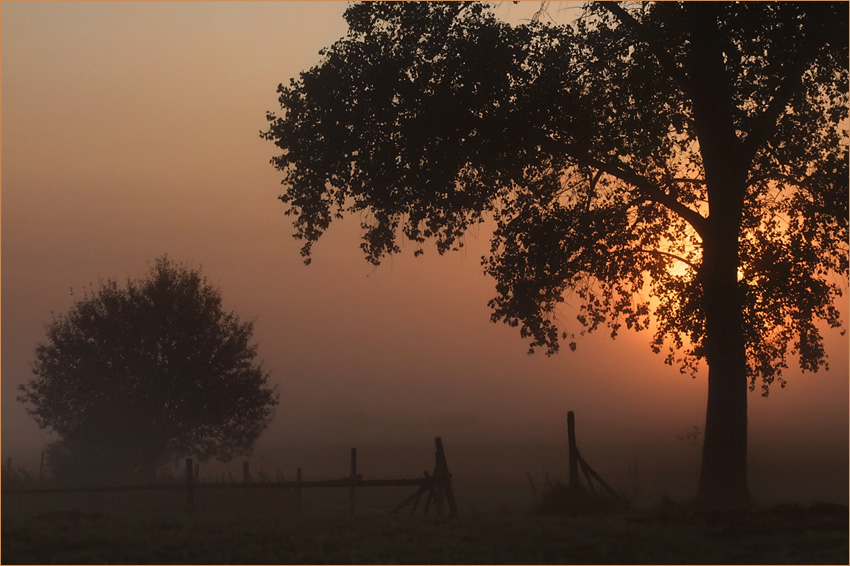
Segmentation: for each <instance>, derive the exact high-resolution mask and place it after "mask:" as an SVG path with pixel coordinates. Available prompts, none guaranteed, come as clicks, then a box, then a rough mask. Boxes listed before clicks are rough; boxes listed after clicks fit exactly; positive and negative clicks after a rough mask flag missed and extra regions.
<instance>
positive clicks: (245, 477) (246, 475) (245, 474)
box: [242, 460, 251, 483]
mask: <svg viewBox="0 0 850 566" xmlns="http://www.w3.org/2000/svg"><path fill="white" fill-rule="evenodd" d="M242 483H251V471H250V469H249V468H248V460H245V461H244V462H242Z"/></svg>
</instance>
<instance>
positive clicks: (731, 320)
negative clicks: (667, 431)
mask: <svg viewBox="0 0 850 566" xmlns="http://www.w3.org/2000/svg"><path fill="white" fill-rule="evenodd" d="M735 235H736V236H737V233H736V234H735ZM737 259H738V254H737V243H736V244H735V245H734V247H733V248H732V249H730V247H729V245H722V244H720V245H715V244H714V243H713V242H706V244H704V256H703V269H702V273H701V280H702V286H703V293H704V302H703V308H704V309H705V324H706V327H705V333H706V337H705V354H706V360H707V362H708V368H709V369H708V404H707V407H706V419H705V435H704V443H703V453H702V470H701V473H700V482H699V491H698V500H699V502H700V503H701V504H703V505H707V506H717V507H726V508H728V507H740V506H746V505H748V504H749V503H750V498H749V489H748V486H747V390H748V387H747V385H748V384H747V360H746V349H745V342H744V333H743V317H742V298H741V292H740V290H739V287H738V282H737V263H738V262H737Z"/></svg>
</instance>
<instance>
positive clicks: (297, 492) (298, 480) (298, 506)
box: [295, 468, 301, 511]
mask: <svg viewBox="0 0 850 566" xmlns="http://www.w3.org/2000/svg"><path fill="white" fill-rule="evenodd" d="M295 510H296V511H301V468H298V469H297V470H296V471H295Z"/></svg>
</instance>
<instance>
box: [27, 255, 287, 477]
mask: <svg viewBox="0 0 850 566" xmlns="http://www.w3.org/2000/svg"><path fill="white" fill-rule="evenodd" d="M252 333H253V325H252V323H250V322H241V321H240V320H239V318H238V316H236V315H235V314H234V313H227V312H225V311H224V310H222V305H221V295H220V293H219V291H218V290H216V289H215V288H213V287H211V286H210V285H209V284H208V283H207V281H206V279H205V278H204V277H202V276H201V273H200V271H196V270H193V269H189V268H188V267H186V266H184V265H181V264H175V263H173V262H171V261H170V260H168V258H167V257H162V258H159V259H157V260H156V261H155V263H154V264H153V266H151V268H150V270H149V272H148V273H147V274H146V276H145V277H144V278H142V279H137V280H134V279H129V280H128V281H127V285H126V287H125V288H119V286H118V284H117V282H116V281H114V280H108V281H106V282H105V283H102V284H100V286H99V288H97V289H92V291H91V292H90V293H89V292H87V293H86V295H85V296H84V297H83V298H82V299H80V300H75V302H74V305H73V307H72V308H71V309H70V310H69V311H68V312H67V313H66V314H62V315H58V316H57V315H54V318H53V321H52V322H51V323H50V324H48V325H47V342H46V343H42V344H40V345H39V346H38V347H37V349H36V359H35V362H34V363H33V374H34V375H35V377H34V378H33V379H31V380H30V381H29V383H27V384H26V385H22V386H21V391H22V393H21V395H20V396H19V400H21V401H22V402H24V403H26V404H27V405H28V407H27V411H28V412H29V413H30V414H31V415H32V416H33V418H35V420H36V421H37V422H38V424H39V426H40V427H42V428H48V429H51V430H52V431H53V432H55V433H57V434H58V436H59V440H57V441H55V442H53V443H52V444H51V445H50V446H49V447H48V450H47V455H48V463H49V464H50V466H51V467H52V468H53V471H54V474H55V475H56V476H57V478H59V479H64V480H68V481H77V482H79V481H88V482H95V483H96V482H100V481H104V480H109V481H134V480H150V479H152V478H153V477H154V476H155V474H156V473H157V471H158V470H159V469H160V468H161V467H162V466H163V465H166V464H168V463H170V462H173V461H174V459H176V458H179V457H185V456H194V457H196V458H198V459H200V460H206V459H209V458H212V457H217V458H219V459H221V460H225V461H226V460H229V459H231V458H232V457H234V456H236V455H237V454H241V453H245V452H247V451H249V450H250V449H251V447H252V445H253V443H254V441H255V440H256V438H257V437H258V436H259V434H260V433H261V432H262V431H263V430H264V429H265V427H266V426H267V425H268V423H269V421H270V419H271V417H272V415H273V412H274V407H275V405H276V404H277V392H276V391H275V388H272V387H269V386H268V385H267V377H268V374H267V372H265V371H264V370H263V369H262V364H260V363H257V362H256V361H255V358H256V354H257V351H256V346H255V345H252V344H251V343H250V340H251V336H252Z"/></svg>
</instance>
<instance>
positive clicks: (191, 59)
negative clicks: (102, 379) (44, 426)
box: [0, 2, 850, 511]
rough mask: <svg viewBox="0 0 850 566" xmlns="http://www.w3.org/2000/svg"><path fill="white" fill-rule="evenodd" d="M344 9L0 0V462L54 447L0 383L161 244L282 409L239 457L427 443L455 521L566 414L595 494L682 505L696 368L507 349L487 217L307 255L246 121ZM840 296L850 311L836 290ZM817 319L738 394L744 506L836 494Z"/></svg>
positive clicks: (492, 495)
mask: <svg viewBox="0 0 850 566" xmlns="http://www.w3.org/2000/svg"><path fill="white" fill-rule="evenodd" d="M345 7H346V3H343V2H320V3H305V2H284V3H278V2H261V3H218V2H215V3H213V2H209V3H207V2H202V3H48V2H45V3H28V2H26V3H25V2H4V3H3V20H2V32H3V33H2V38H0V42H2V67H3V98H2V112H3V117H4V120H3V123H2V136H3V154H2V164H3V167H2V185H3V193H2V199H3V207H2V227H3V228H2V230H3V233H2V236H3V238H2V267H3V280H2V362H1V363H2V377H3V379H2V417H0V418H2V459H3V462H4V464H5V463H6V462H7V461H8V459H11V461H12V463H13V465H14V466H16V467H21V468H24V469H26V470H29V472H30V473H31V474H37V471H38V467H39V461H40V455H41V451H42V450H43V448H44V446H45V445H46V443H47V442H49V441H51V440H54V439H55V437H51V436H48V435H47V434H45V433H44V431H40V430H39V429H38V428H37V426H36V425H35V423H34V421H33V420H32V419H31V418H30V417H29V416H28V415H27V414H26V413H25V410H24V408H23V407H22V405H21V404H20V403H18V402H17V401H16V395H17V387H18V385H20V384H22V383H24V382H26V381H27V380H28V379H29V378H30V375H31V374H30V363H31V362H32V360H33V356H34V349H35V347H36V344H37V343H39V342H40V341H42V340H44V324H45V323H47V322H49V321H50V319H51V312H57V313H60V312H64V311H65V310H66V309H67V308H68V307H69V306H70V305H71V304H72V297H71V295H70V294H69V288H73V289H74V291H75V293H77V296H78V295H79V293H80V292H81V291H82V289H84V288H85V287H86V286H88V285H89V284H90V283H95V284H96V283H97V282H98V281H99V280H101V279H105V278H115V279H117V280H118V281H119V282H123V281H124V280H125V278H126V277H128V276H136V275H138V274H140V273H142V272H143V271H144V270H145V268H146V265H147V262H150V261H152V260H153V259H154V258H156V257H159V256H160V255H162V254H164V253H167V254H169V257H170V258H172V259H174V260H175V261H186V262H188V263H189V264H190V265H193V266H195V267H202V268H203V272H204V274H206V275H207V276H208V277H209V279H210V281H211V282H212V283H213V284H215V285H216V286H218V287H219V288H220V289H221V292H222V296H223V299H224V305H225V307H226V308H227V309H232V310H234V311H236V312H237V313H238V314H240V315H241V316H243V317H245V318H247V319H253V320H254V321H255V335H254V336H255V339H256V341H257V342H258V343H259V357H260V358H262V359H263V360H264V362H265V368H266V369H268V370H269V371H270V372H271V382H272V383H273V384H275V385H277V386H278V388H279V392H280V405H279V406H278V408H277V414H276V416H275V418H274V420H273V421H272V423H271V425H270V426H269V428H268V429H267V430H266V431H265V432H264V433H263V434H262V436H261V437H260V439H259V441H258V442H257V444H256V447H255V449H254V452H253V454H252V455H251V456H250V457H249V458H248V459H249V460H250V462H251V468H252V470H264V472H265V473H266V474H268V475H269V476H273V474H277V473H278V471H280V473H281V474H282V476H283V477H284V478H285V479H293V478H294V473H295V469H296V468H302V470H303V471H304V473H305V474H306V475H305V477H307V476H309V477H310V478H315V479H325V478H334V477H342V476H344V475H346V474H347V473H348V454H349V449H350V448H351V447H356V448H358V451H359V462H358V466H359V468H358V469H359V471H360V473H362V474H363V476H364V477H365V478H384V477H419V476H421V475H422V473H423V471H424V470H431V469H432V468H433V466H434V446H433V439H434V437H436V436H440V437H441V438H442V439H443V442H444V443H445V447H446V453H447V458H448V465H449V468H450V470H451V471H452V472H453V474H454V481H455V482H456V486H457V487H456V493H457V499H458V502H459V505H460V506H461V510H462V511H469V510H470V509H472V508H473V507H476V508H498V507H499V506H501V505H508V506H517V505H518V506H522V505H530V503H531V501H532V491H531V486H530V484H529V480H528V477H527V474H530V475H531V477H532V479H533V480H534V482H536V487H537V489H538V490H539V489H540V487H541V485H542V484H543V481H544V476H545V474H547V473H548V474H549V476H550V477H552V478H555V477H561V478H565V477H566V473H567V433H566V415H567V411H570V410H572V411H575V413H576V418H577V436H578V446H579V447H580V449H581V451H582V455H583V456H584V457H585V458H586V459H587V460H588V462H589V463H590V464H591V465H592V466H593V467H594V468H595V469H596V470H597V471H598V472H599V473H600V474H601V475H602V476H603V477H604V478H606V480H607V481H609V483H611V485H612V486H613V487H615V489H617V490H619V491H621V492H622V493H623V494H624V495H626V496H629V497H633V498H634V500H635V501H636V502H638V503H640V504H644V505H654V504H656V503H658V502H659V501H660V500H662V498H665V497H667V498H670V499H673V500H678V501H681V500H686V499H688V498H690V497H692V496H693V495H694V493H695V490H696V482H697V480H698V475H699V462H700V445H701V440H702V438H701V436H699V435H697V436H696V437H694V438H688V437H687V434H688V433H689V432H691V431H693V430H694V427H697V428H698V429H699V430H700V431H701V430H702V429H703V427H704V419H705V403H706V371H705V368H704V367H703V368H702V369H701V371H700V373H699V374H698V376H697V377H696V378H695V379H691V378H690V377H688V376H685V375H681V374H679V372H678V371H677V369H675V368H671V367H668V366H665V365H664V364H663V360H662V357H661V356H656V355H653V354H652V353H651V352H650V351H649V346H648V345H649V342H650V338H651V335H650V332H644V333H642V334H634V333H623V334H622V335H621V336H620V337H619V338H618V339H617V340H613V341H612V340H610V339H609V337H608V336H607V333H606V331H605V330H600V331H599V332H598V333H596V334H593V335H591V336H588V337H585V338H583V339H581V340H580V341H579V344H578V349H577V351H576V352H569V351H566V350H567V349H566V348H564V349H563V350H565V351H563V352H561V353H559V354H558V355H556V356H553V357H546V356H544V355H543V354H542V353H538V354H535V355H533V356H528V355H527V354H526V350H527V344H526V343H525V342H524V341H523V339H522V338H520V336H519V333H518V332H517V330H516V329H513V328H509V327H507V326H505V325H503V324H498V325H497V324H493V323H491V322H490V320H489V318H490V310H489V309H488V307H487V301H488V300H489V299H491V298H492V297H493V296H494V295H495V290H494V288H493V281H492V280H491V279H489V278H487V277H485V276H484V275H483V273H482V271H483V270H482V267H481V265H480V258H481V256H482V255H484V254H486V253H487V250H488V246H489V241H488V240H489V230H491V229H492V225H489V224H485V225H483V226H482V227H480V228H479V229H478V230H475V231H473V232H471V233H470V234H468V235H467V236H466V237H465V244H466V246H465V247H464V249H463V250H462V251H461V252H459V253H454V254H447V255H446V256H443V257H441V256H438V254H437V253H436V251H435V250H434V249H433V247H426V253H425V255H424V256H423V257H420V258H414V257H412V256H413V253H412V252H413V250H412V249H403V250H402V252H403V253H402V254H400V255H398V256H395V257H393V258H391V259H389V260H387V261H386V262H385V263H384V264H383V265H381V266H380V267H377V268H374V267H372V266H370V265H369V264H367V263H366V262H365V261H364V260H363V258H362V252H361V250H360V248H359V246H358V242H359V238H360V235H361V229H360V226H359V221H360V219H358V218H352V219H346V220H345V221H342V222H340V223H338V224H335V225H334V226H332V227H331V229H330V230H329V231H328V233H327V234H326V236H325V237H324V238H323V239H322V240H321V241H320V242H318V243H317V244H316V246H315V248H314V251H313V263H312V265H310V266H304V265H303V263H302V260H303V258H302V257H301V256H300V255H299V246H300V243H299V242H296V241H294V240H293V239H292V238H291V237H290V236H291V233H292V226H291V217H285V216H284V215H283V208H282V206H281V204H280V202H278V201H277V200H276V197H277V196H278V194H280V192H281V187H280V174H279V173H278V172H277V171H275V170H274V169H273V168H272V167H271V166H270V165H269V164H268V161H269V159H270V157H271V156H272V155H273V154H274V148H273V147H271V146H270V144H268V142H265V141H263V140H261V139H259V137H258V131H259V130H261V129H263V128H265V127H266V121H265V112H266V111H267V110H271V109H274V108H275V107H276V94H275V88H276V86H277V84H278V83H281V82H283V83H286V82H287V81H288V80H289V78H290V77H294V76H296V75H297V74H298V73H299V72H300V71H301V70H304V69H307V68H309V67H311V66H312V65H315V64H316V63H317V62H318V60H319V56H318V51H319V49H321V48H322V47H324V46H327V45H329V44H331V43H332V42H333V41H335V40H336V39H337V38H339V37H340V36H341V35H342V34H343V33H344V32H345V29H346V27H345V22H344V21H343V20H342V18H341V14H342V12H343V10H344V9H345ZM500 9H502V10H510V9H512V8H511V6H510V5H508V3H505V6H503V7H501V8H500ZM516 9H519V8H516ZM551 11H554V8H552V9H551ZM509 16H510V17H519V16H517V15H516V14H513V15H511V14H509ZM522 17H527V16H522ZM845 288H846V282H845ZM839 308H840V310H841V312H842V313H843V314H844V316H845V318H846V317H847V316H848V314H850V309H848V305H847V301H846V299H845V300H844V302H843V303H842V304H841V305H839ZM559 314H560V316H562V317H563V318H564V319H565V320H570V319H572V318H573V317H574V316H575V314H576V312H575V305H574V304H570V302H569V301H568V303H567V304H566V305H565V306H564V310H563V312H562V313H559ZM826 335H827V352H828V353H829V355H830V370H829V371H821V372H818V373H816V374H801V372H800V371H799V370H798V368H797V367H796V366H795V365H794V364H793V363H792V365H791V368H790V370H789V371H788V372H787V381H788V385H787V387H786V388H785V389H780V388H778V387H774V388H773V391H772V392H771V395H770V397H769V398H762V397H761V396H760V392H759V391H758V390H757V391H755V392H753V393H751V394H750V396H749V402H750V421H749V422H750V437H749V443H750V444H749V447H750V448H749V449H750V489H751V492H752V494H753V496H754V498H755V499H756V500H758V501H762V502H764V503H768V504H769V503H775V502H787V501H794V502H799V503H804V504H807V503H812V502H816V501H828V502H841V503H844V504H846V502H847V500H848V482H847V479H848V475H847V474H848V456H847V453H848V451H847V447H848V378H847V376H848V374H850V369H848V339H847V337H846V336H841V335H840V334H839V333H838V332H837V331H828V332H827V334H826ZM241 460H242V459H241V458H238V459H236V460H234V461H233V462H231V463H229V464H226V465H225V464H219V463H214V462H211V463H208V464H207V463H205V464H203V465H202V468H201V469H202V472H201V477H202V478H208V479H210V480H217V479H219V478H221V476H222V474H223V473H225V472H227V471H232V473H233V475H234V476H236V477H238V475H239V473H240V471H241ZM176 473H177V474H178V475H179V467H178V468H176ZM4 510H5V509H4Z"/></svg>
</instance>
